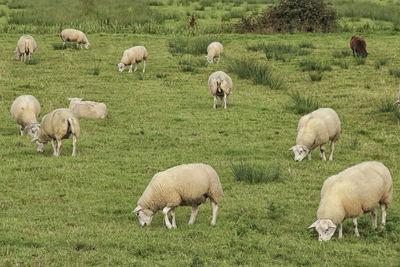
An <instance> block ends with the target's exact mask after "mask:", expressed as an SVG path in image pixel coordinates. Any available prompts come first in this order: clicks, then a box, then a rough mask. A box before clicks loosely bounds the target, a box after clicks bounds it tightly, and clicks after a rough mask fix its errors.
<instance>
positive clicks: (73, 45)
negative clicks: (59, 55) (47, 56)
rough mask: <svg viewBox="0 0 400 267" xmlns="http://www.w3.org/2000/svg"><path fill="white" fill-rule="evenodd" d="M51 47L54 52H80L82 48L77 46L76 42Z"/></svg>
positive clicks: (56, 44) (55, 44)
mask: <svg viewBox="0 0 400 267" xmlns="http://www.w3.org/2000/svg"><path fill="white" fill-rule="evenodd" d="M51 46H52V47H53V49H54V50H66V49H68V48H69V49H75V50H78V49H79V50H80V49H81V48H80V47H78V46H76V43H74V42H67V43H65V45H63V44H62V43H52V44H51Z"/></svg>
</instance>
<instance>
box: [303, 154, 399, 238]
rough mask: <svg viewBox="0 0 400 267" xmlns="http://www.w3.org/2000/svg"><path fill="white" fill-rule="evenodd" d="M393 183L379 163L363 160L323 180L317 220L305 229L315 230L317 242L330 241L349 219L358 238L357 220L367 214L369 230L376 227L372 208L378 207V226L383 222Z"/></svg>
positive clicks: (387, 172)
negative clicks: (379, 222)
mask: <svg viewBox="0 0 400 267" xmlns="http://www.w3.org/2000/svg"><path fill="white" fill-rule="evenodd" d="M392 193H393V182H392V177H391V175H390V172H389V170H388V168H386V166H385V165H383V164H382V163H380V162H376V161H367V162H363V163H360V164H358V165H355V166H353V167H350V168H348V169H346V170H344V171H342V172H340V173H338V174H336V175H333V176H331V177H329V178H328V179H326V180H325V182H324V184H323V186H322V189H321V201H320V203H319V207H318V212H317V217H318V220H317V221H315V222H314V223H313V224H312V225H311V226H310V227H309V228H315V229H316V230H317V232H318V234H319V237H318V240H319V241H328V240H330V239H331V237H332V236H333V234H334V233H335V230H336V225H337V224H339V238H342V236H343V233H342V224H343V220H344V219H346V218H352V219H353V226H354V233H355V235H356V236H357V237H358V236H360V234H359V233H358V228H357V217H359V216H361V215H362V214H363V213H365V212H371V215H372V227H373V228H376V227H377V217H376V205H378V203H379V204H380V206H381V211H382V227H383V226H384V225H385V223H386V209H387V208H389V206H390V204H391V203H392Z"/></svg>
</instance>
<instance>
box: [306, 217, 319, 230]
mask: <svg viewBox="0 0 400 267" xmlns="http://www.w3.org/2000/svg"><path fill="white" fill-rule="evenodd" d="M318 223H319V219H318V220H316V221H315V222H314V223H313V224H311V225H310V226H309V227H308V228H307V229H311V228H315V227H317V225H318Z"/></svg>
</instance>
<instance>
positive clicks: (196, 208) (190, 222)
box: [189, 206, 199, 224]
mask: <svg viewBox="0 0 400 267" xmlns="http://www.w3.org/2000/svg"><path fill="white" fill-rule="evenodd" d="M198 211H199V206H195V207H192V215H190V219H189V224H193V223H194V221H195V220H196V216H197V212H198Z"/></svg>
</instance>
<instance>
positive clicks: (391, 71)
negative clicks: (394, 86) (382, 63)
mask: <svg viewBox="0 0 400 267" xmlns="http://www.w3.org/2000/svg"><path fill="white" fill-rule="evenodd" d="M389 74H390V75H392V76H394V77H396V78H400V69H389Z"/></svg>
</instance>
